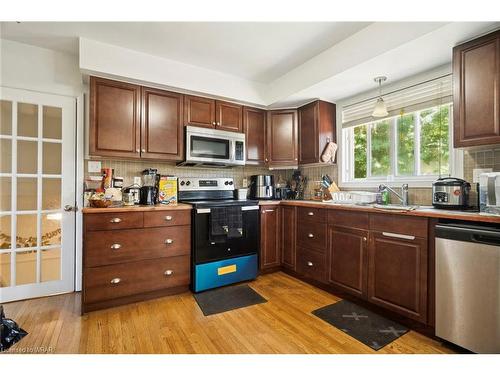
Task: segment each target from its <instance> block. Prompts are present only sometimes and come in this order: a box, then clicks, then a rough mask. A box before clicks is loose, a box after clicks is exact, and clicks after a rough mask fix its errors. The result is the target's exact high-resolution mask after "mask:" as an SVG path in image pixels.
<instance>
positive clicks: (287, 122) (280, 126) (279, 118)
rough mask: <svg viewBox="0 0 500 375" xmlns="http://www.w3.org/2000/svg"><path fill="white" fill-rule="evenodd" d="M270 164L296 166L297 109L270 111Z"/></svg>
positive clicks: (268, 142) (268, 151)
mask: <svg viewBox="0 0 500 375" xmlns="http://www.w3.org/2000/svg"><path fill="white" fill-rule="evenodd" d="M267 154H268V158H269V166H271V167H273V166H277V167H279V166H296V165H298V156H297V111H295V110H283V111H269V112H268V126H267Z"/></svg>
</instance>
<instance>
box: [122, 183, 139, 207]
mask: <svg viewBox="0 0 500 375" xmlns="http://www.w3.org/2000/svg"><path fill="white" fill-rule="evenodd" d="M123 194H124V196H126V201H127V202H128V204H127V205H133V204H139V203H141V187H140V186H139V185H138V184H133V185H130V186H127V187H126V188H123ZM130 202H132V204H131V203H130Z"/></svg>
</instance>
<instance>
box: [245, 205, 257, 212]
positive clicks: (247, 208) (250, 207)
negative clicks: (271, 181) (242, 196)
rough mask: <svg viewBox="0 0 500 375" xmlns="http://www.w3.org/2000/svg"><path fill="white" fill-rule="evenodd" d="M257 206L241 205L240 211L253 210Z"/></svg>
mask: <svg viewBox="0 0 500 375" xmlns="http://www.w3.org/2000/svg"><path fill="white" fill-rule="evenodd" d="M258 209H259V206H242V207H241V211H253V210H258Z"/></svg>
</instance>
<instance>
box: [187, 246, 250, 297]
mask: <svg viewBox="0 0 500 375" xmlns="http://www.w3.org/2000/svg"><path fill="white" fill-rule="evenodd" d="M257 269H258V259H257V254H255V255H247V256H243V257H238V258H231V259H225V260H220V261H217V262H210V263H205V264H198V265H196V266H195V267H194V275H193V279H194V280H193V291H194V292H196V293H197V292H201V291H203V290H207V289H213V288H217V287H220V286H224V285H228V284H234V283H237V282H240V281H245V280H252V279H255V278H256V277H257Z"/></svg>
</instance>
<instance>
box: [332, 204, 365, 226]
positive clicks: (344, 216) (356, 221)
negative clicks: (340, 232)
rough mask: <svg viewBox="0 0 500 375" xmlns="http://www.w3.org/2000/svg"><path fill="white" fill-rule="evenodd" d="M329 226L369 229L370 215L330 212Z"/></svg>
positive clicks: (339, 211) (338, 211)
mask: <svg viewBox="0 0 500 375" xmlns="http://www.w3.org/2000/svg"><path fill="white" fill-rule="evenodd" d="M328 224H329V225H335V226H341V227H347V228H358V229H368V213H366V212H352V211H342V210H337V209H333V210H328Z"/></svg>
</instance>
